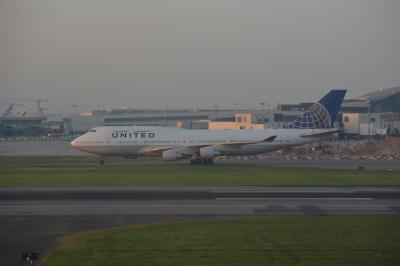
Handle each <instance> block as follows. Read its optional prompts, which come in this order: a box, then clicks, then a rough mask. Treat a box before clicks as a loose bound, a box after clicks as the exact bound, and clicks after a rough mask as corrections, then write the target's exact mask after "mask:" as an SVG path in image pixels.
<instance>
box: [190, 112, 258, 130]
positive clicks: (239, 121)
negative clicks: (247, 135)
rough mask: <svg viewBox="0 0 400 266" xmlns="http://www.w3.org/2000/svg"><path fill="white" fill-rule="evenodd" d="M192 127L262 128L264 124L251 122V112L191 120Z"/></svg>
mask: <svg viewBox="0 0 400 266" xmlns="http://www.w3.org/2000/svg"><path fill="white" fill-rule="evenodd" d="M192 128H193V129H208V130H232V129H263V128H264V124H253V123H252V118H251V114H235V116H234V117H225V118H219V119H218V118H217V119H215V120H199V121H193V122H192Z"/></svg>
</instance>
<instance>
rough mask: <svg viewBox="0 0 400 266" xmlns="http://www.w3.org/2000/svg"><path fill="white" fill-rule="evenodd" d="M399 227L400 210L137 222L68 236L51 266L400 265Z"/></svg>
mask: <svg viewBox="0 0 400 266" xmlns="http://www.w3.org/2000/svg"><path fill="white" fill-rule="evenodd" d="M399 228H400V217H399V216H392V217H360V216H359V217H323V218H305V217H300V218H299V217H297V218H293V217H285V218H279V217H278V218H269V219H251V220H233V221H201V222H185V223H166V224H156V225H132V226H128V227H122V228H114V229H105V230H98V231H89V232H84V233H80V234H75V235H71V236H66V237H60V238H58V240H57V245H56V247H55V249H54V250H53V251H51V252H50V254H49V255H48V256H47V257H46V259H45V262H44V263H43V265H44V266H52V265H57V266H63V265H69V266H71V265H80V266H85V265H104V266H105V265H114V266H119V265H174V266H175V265H191V266H196V265H227V266H228V265H229V266H234V265H238V266H243V265H251V266H257V265H400V229H399Z"/></svg>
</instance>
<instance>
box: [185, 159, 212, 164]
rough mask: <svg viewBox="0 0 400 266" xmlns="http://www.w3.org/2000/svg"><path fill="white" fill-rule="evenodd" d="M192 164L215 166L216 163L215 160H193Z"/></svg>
mask: <svg viewBox="0 0 400 266" xmlns="http://www.w3.org/2000/svg"><path fill="white" fill-rule="evenodd" d="M190 164H192V165H201V164H203V165H213V164H214V161H213V159H191V160H190Z"/></svg>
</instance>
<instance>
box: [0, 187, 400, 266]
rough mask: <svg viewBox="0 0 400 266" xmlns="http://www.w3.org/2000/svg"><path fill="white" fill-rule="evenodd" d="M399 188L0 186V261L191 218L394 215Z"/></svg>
mask: <svg viewBox="0 0 400 266" xmlns="http://www.w3.org/2000/svg"><path fill="white" fill-rule="evenodd" d="M399 214H400V187H397V186H388V187H236V186H235V187H222V186H221V187H156V186H154V187H107V188H100V187H75V188H73V187H71V188H64V187H63V188H1V189H0V235H1V238H0V257H1V258H2V260H0V265H25V263H24V262H22V261H21V258H20V256H21V253H22V252H24V251H26V250H38V251H39V252H40V254H41V255H42V256H43V255H45V254H46V253H47V252H48V251H49V250H50V248H51V247H52V246H53V245H54V241H55V239H56V237H57V236H60V235H64V234H70V233H74V232H79V231H82V230H88V229H97V228H104V227H110V226H121V225H127V224H133V223H155V222H163V221H177V220H179V221H181V220H194V219H221V218H229V219H236V218H256V217H264V218H267V217H274V216H283V215H285V216H293V217H296V216H310V217H320V216H326V215H399Z"/></svg>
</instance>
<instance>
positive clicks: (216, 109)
mask: <svg viewBox="0 0 400 266" xmlns="http://www.w3.org/2000/svg"><path fill="white" fill-rule="evenodd" d="M214 108H215V120H217V118H218V105H214Z"/></svg>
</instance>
